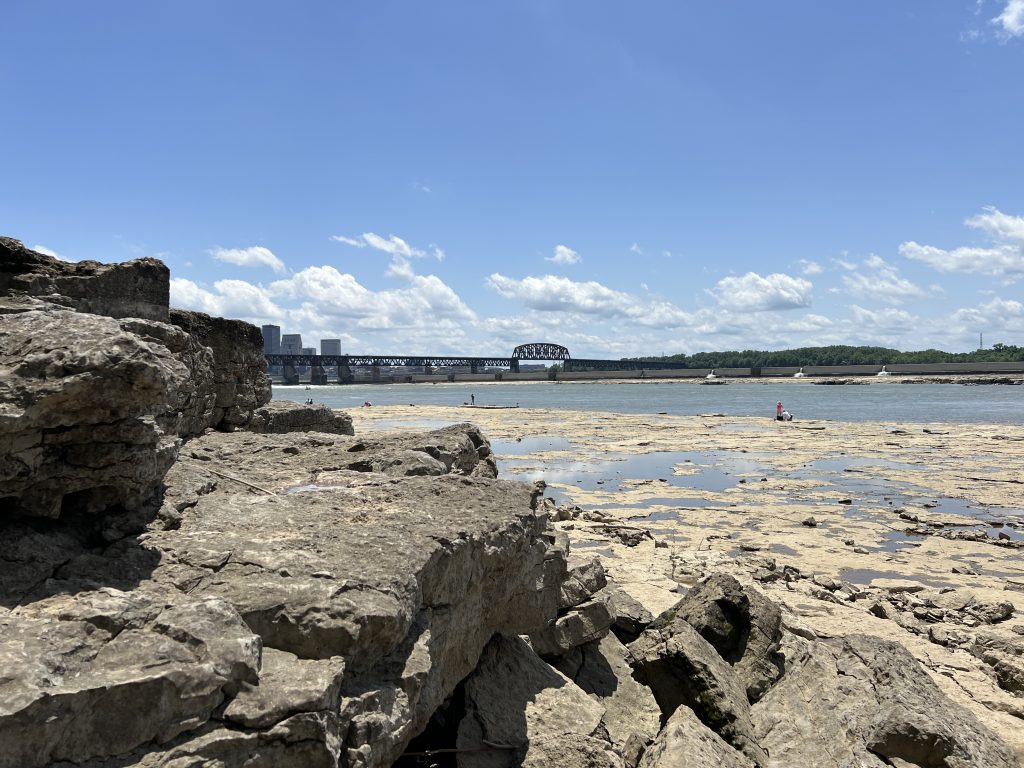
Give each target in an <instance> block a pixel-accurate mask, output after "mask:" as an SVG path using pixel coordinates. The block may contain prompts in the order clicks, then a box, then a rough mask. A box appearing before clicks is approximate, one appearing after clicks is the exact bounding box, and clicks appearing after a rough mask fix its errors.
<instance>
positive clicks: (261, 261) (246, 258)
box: [210, 245, 287, 273]
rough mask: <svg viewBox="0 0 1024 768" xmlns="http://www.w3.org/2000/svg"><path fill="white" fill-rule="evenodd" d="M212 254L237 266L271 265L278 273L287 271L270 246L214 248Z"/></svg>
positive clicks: (219, 259)
mask: <svg viewBox="0 0 1024 768" xmlns="http://www.w3.org/2000/svg"><path fill="white" fill-rule="evenodd" d="M210 254H211V255H212V256H213V258H215V259H216V260H217V261H223V262H225V263H226V264H234V265H235V266H237V267H270V268H271V269H272V270H274V271H275V272H278V273H282V272H286V271H287V270H286V269H285V266H284V262H282V261H281V260H280V259H279V258H277V256H275V255H274V253H273V252H272V251H271V250H270V249H269V248H264V247H263V246H261V245H254V246H252V247H251V248H214V249H213V250H212V251H210Z"/></svg>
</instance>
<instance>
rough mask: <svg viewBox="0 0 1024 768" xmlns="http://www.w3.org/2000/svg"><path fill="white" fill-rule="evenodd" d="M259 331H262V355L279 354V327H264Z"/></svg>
mask: <svg viewBox="0 0 1024 768" xmlns="http://www.w3.org/2000/svg"><path fill="white" fill-rule="evenodd" d="M261 330H262V331H263V354H265V355H279V354H281V326H280V325H264V326H263V328H262V329H261Z"/></svg>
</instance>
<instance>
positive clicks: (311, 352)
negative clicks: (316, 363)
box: [299, 347, 316, 355]
mask: <svg viewBox="0 0 1024 768" xmlns="http://www.w3.org/2000/svg"><path fill="white" fill-rule="evenodd" d="M299 354H300V355H315V354H316V347H303V348H302V349H300V350H299Z"/></svg>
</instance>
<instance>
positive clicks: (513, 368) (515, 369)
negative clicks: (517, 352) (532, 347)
mask: <svg viewBox="0 0 1024 768" xmlns="http://www.w3.org/2000/svg"><path fill="white" fill-rule="evenodd" d="M508 372H509V373H519V360H512V361H511V364H510V365H509V367H508Z"/></svg>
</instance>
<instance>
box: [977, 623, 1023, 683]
mask: <svg viewBox="0 0 1024 768" xmlns="http://www.w3.org/2000/svg"><path fill="white" fill-rule="evenodd" d="M969 650H970V652H971V653H972V654H974V655H975V656H977V657H978V658H979V659H981V660H982V661H983V662H985V663H986V664H988V665H989V666H990V667H992V671H993V672H994V673H995V676H996V681H997V682H998V683H999V687H1000V688H1002V689H1003V690H1005V691H1009V692H1010V693H1015V694H1017V695H1022V694H1024V638H1021V637H1019V636H1016V637H1015V636H1013V635H1005V634H996V633H994V632H979V633H978V634H977V635H975V637H974V645H973V646H971V647H970V649H969Z"/></svg>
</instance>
